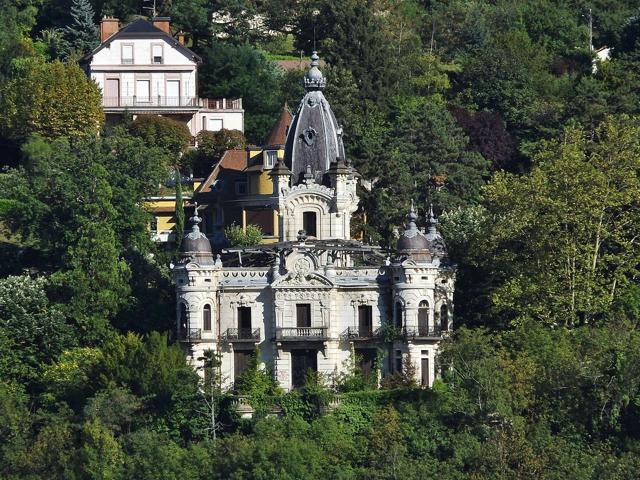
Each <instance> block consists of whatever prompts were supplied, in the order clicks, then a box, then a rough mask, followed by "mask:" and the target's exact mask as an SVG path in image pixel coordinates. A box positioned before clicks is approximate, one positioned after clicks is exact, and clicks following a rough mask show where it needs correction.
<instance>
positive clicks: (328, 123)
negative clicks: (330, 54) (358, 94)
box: [284, 52, 345, 185]
mask: <svg viewBox="0 0 640 480" xmlns="http://www.w3.org/2000/svg"><path fill="white" fill-rule="evenodd" d="M318 58H319V57H318V54H317V53H316V52H313V55H312V56H311V66H310V68H309V70H308V72H307V73H306V75H305V76H304V79H303V83H304V87H305V89H306V90H307V93H306V94H305V96H304V97H303V99H302V101H301V102H300V105H299V106H298V110H297V111H296V114H295V116H294V117H293V121H292V122H291V126H290V127H289V132H288V134H287V142H286V144H285V151H284V160H285V163H286V165H287V167H288V168H289V169H290V170H291V172H292V173H293V184H294V185H296V184H298V183H300V182H301V181H302V180H303V176H304V174H305V173H306V171H307V167H310V169H311V172H312V174H313V177H314V180H315V181H316V182H317V183H321V182H322V177H323V175H324V173H325V172H326V171H327V170H328V169H329V167H330V166H331V163H332V162H334V161H335V160H336V158H337V157H343V158H344V157H345V152H344V145H343V143H342V127H341V126H340V125H338V121H337V120H336V117H335V115H334V114H333V111H332V110H331V106H330V105H329V102H327V99H326V98H325V97H324V95H323V93H322V90H323V89H324V87H325V86H326V83H327V82H326V79H325V78H324V76H323V75H322V72H321V71H320V70H319V69H318Z"/></svg>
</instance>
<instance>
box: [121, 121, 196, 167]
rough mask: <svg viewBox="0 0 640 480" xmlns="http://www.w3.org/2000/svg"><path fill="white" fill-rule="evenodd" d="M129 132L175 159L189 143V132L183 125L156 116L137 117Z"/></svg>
mask: <svg viewBox="0 0 640 480" xmlns="http://www.w3.org/2000/svg"><path fill="white" fill-rule="evenodd" d="M130 131H131V133H132V134H133V135H135V136H137V137H140V138H142V139H143V140H144V141H145V142H147V145H149V146H157V147H160V148H163V149H166V150H167V152H169V153H171V154H172V155H174V156H175V157H176V159H177V157H179V156H180V155H181V154H182V153H184V152H185V150H186V149H187V147H188V146H189V143H190V142H191V132H190V131H189V129H188V128H187V126H186V125H185V124H184V123H182V122H179V121H177V120H173V119H171V118H167V117H159V116H156V115H139V116H138V117H137V118H136V119H135V120H134V121H133V123H132V124H131V127H130Z"/></svg>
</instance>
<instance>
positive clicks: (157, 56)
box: [152, 45, 162, 64]
mask: <svg viewBox="0 0 640 480" xmlns="http://www.w3.org/2000/svg"><path fill="white" fill-rule="evenodd" d="M152 50H153V58H152V62H153V63H154V64H161V63H162V45H153V47H152Z"/></svg>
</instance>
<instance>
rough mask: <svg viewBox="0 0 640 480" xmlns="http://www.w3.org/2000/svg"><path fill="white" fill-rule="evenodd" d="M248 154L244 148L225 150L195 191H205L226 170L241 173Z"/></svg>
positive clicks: (208, 189) (207, 190)
mask: <svg viewBox="0 0 640 480" xmlns="http://www.w3.org/2000/svg"><path fill="white" fill-rule="evenodd" d="M248 160H249V154H248V152H247V151H246V150H235V149H234V150H227V151H226V152H224V155H222V158H221V159H220V161H219V162H218V163H217V164H216V166H215V167H214V168H213V170H212V171H211V173H210V174H209V176H208V177H207V179H206V180H205V181H204V182H202V184H201V185H200V187H199V188H198V190H197V192H196V193H207V192H209V191H210V189H211V185H213V183H214V182H215V181H216V180H217V179H218V178H219V177H220V176H221V175H222V174H223V173H224V172H225V171H227V170H232V171H235V172H236V173H241V172H243V171H244V169H245V168H247V162H248Z"/></svg>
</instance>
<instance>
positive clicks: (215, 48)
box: [198, 42, 282, 145]
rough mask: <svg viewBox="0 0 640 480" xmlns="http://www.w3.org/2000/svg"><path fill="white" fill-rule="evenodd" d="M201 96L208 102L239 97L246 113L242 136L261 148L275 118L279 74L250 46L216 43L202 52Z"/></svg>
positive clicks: (278, 71)
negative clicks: (210, 99) (207, 98)
mask: <svg viewBox="0 0 640 480" xmlns="http://www.w3.org/2000/svg"><path fill="white" fill-rule="evenodd" d="M202 56H203V65H202V68H201V69H200V70H199V74H198V78H199V80H200V92H202V94H203V95H205V96H208V97H209V98H220V97H227V98H229V97H230V98H237V97H242V105H243V107H244V109H245V110H246V111H247V113H248V114H247V117H246V119H245V136H246V138H247V140H248V141H249V142H252V143H254V144H258V145H259V144H261V143H262V142H263V141H264V139H265V138H266V136H267V134H268V133H269V129H270V128H271V127H272V125H273V122H274V121H275V120H276V119H277V118H278V114H279V113H280V109H281V108H282V103H281V100H280V89H279V86H280V79H281V78H282V71H281V70H280V69H278V68H277V67H276V66H275V65H274V64H273V63H272V62H270V61H269V60H268V59H267V58H266V56H265V55H264V54H263V53H262V52H260V51H258V50H256V49H254V48H253V47H251V46H249V45H246V44H245V45H239V46H235V45H229V44H224V43H221V42H215V43H214V44H213V45H212V46H211V47H209V48H208V49H207V50H206V51H204V52H203V55H202Z"/></svg>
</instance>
